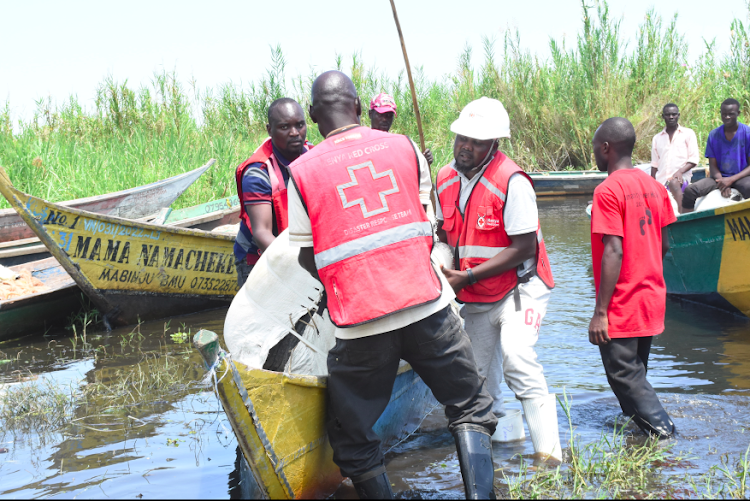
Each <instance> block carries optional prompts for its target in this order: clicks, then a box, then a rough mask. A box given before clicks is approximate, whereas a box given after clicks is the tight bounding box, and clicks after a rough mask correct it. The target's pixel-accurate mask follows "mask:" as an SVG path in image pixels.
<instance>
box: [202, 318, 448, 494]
mask: <svg viewBox="0 0 750 501" xmlns="http://www.w3.org/2000/svg"><path fill="white" fill-rule="evenodd" d="M193 343H194V344H195V346H196V347H197V348H198V349H199V350H200V352H201V355H202V356H203V359H204V360H205V362H206V366H207V367H208V368H209V369H213V370H215V371H216V372H215V373H216V379H215V381H216V389H217V390H218V395H219V399H220V400H221V404H222V406H223V407H224V412H225V414H226V416H227V419H228V420H229V422H230V423H231V425H232V429H233V430H234V433H235V435H236V436H237V442H238V443H239V445H240V449H241V450H242V453H243V455H244V457H245V460H246V461H247V464H248V465H249V466H250V470H251V472H252V475H249V478H247V479H245V478H243V481H246V480H249V481H251V482H254V485H252V486H245V488H243V491H244V492H249V493H250V494H251V496H252V497H253V498H266V499H269V498H270V499H323V498H327V497H329V496H330V495H331V494H333V493H334V492H335V491H336V489H337V488H338V487H339V485H340V484H341V481H342V480H343V479H342V478H341V473H340V472H339V469H338V467H337V466H336V465H335V464H334V463H333V451H332V449H331V446H330V444H329V442H328V438H327V435H326V430H325V415H326V379H327V378H325V377H317V376H302V375H295V374H283V373H280V372H270V371H265V370H262V369H251V368H249V367H246V366H244V365H243V364H240V363H235V362H233V361H232V360H231V358H230V357H229V356H228V355H227V354H226V353H225V352H224V351H223V350H222V349H221V347H220V346H219V339H218V336H217V335H216V334H214V333H213V332H210V331H205V330H203V331H200V332H198V333H197V334H196V335H195V337H194V339H193ZM436 404H437V402H436V401H435V398H434V397H433V396H432V392H431V391H430V389H429V388H428V387H427V385H425V384H424V382H423V381H422V380H421V379H420V378H419V376H417V374H416V373H415V372H414V371H413V370H412V369H411V367H409V366H408V365H402V366H401V367H400V368H399V372H398V376H397V377H396V382H395V384H394V386H393V392H392V393H391V400H390V402H389V403H388V407H387V408H386V410H385V412H383V415H382V416H381V417H380V419H379V420H378V422H377V423H376V424H375V431H376V432H377V433H378V435H379V436H380V438H381V440H382V441H383V445H384V446H385V447H387V446H389V445H394V444H395V443H397V442H398V441H399V440H402V439H403V438H405V437H406V436H408V435H409V434H410V433H413V432H414V431H415V430H416V429H417V428H419V425H420V424H421V422H422V420H423V419H424V417H425V416H426V415H427V414H428V413H429V412H430V411H431V410H432V409H434V408H435V406H436Z"/></svg>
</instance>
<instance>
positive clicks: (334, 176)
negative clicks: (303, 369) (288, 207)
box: [292, 127, 441, 325]
mask: <svg viewBox="0 0 750 501" xmlns="http://www.w3.org/2000/svg"><path fill="white" fill-rule="evenodd" d="M323 172H324V173H325V174H324V175H322V173H323ZM292 175H293V177H294V179H295V183H296V186H297V187H298V189H299V192H300V196H301V198H302V200H304V202H305V204H306V206H307V210H308V213H309V214H310V215H311V217H310V222H311V226H312V233H313V248H314V252H315V261H316V265H317V267H318V271H319V273H320V277H321V280H322V282H323V284H324V285H325V286H326V289H328V290H334V296H335V299H336V301H333V298H332V299H331V301H329V309H330V311H331V316H332V318H333V319H334V322H336V324H337V325H356V324H358V323H362V322H366V321H369V320H373V319H377V318H380V317H383V316H385V315H388V314H390V313H393V312H395V311H400V310H403V309H406V308H410V307H413V306H418V305H420V304H425V303H427V302H430V301H433V300H436V299H437V298H439V296H440V290H441V285H440V280H439V278H438V277H437V275H436V273H435V271H434V269H433V268H432V266H431V264H430V259H429V254H430V251H431V249H432V227H431V224H430V222H429V220H428V219H427V216H426V214H425V212H424V210H423V208H422V205H421V201H420V198H419V184H420V171H419V163H418V159H417V154H416V151H415V150H414V148H413V146H412V143H411V141H409V139H407V138H406V137H405V136H399V135H395V134H390V133H386V132H381V131H377V130H372V129H369V128H367V127H354V128H351V129H349V130H347V131H345V132H342V133H340V134H337V135H333V136H331V137H329V138H328V139H326V140H325V141H323V142H322V143H321V144H320V145H319V146H318V147H316V148H315V149H314V150H312V151H311V152H310V153H309V154H307V155H306V156H305V157H301V158H300V159H299V160H298V161H297V162H295V163H294V164H293V167H292ZM298 181H299V182H298ZM406 277H409V284H408V287H405V285H407V284H405V283H404V282H403V280H404V279H405V278H406ZM386 278H387V279H386ZM376 289H377V290H378V294H376V295H373V294H372V291H373V290H376ZM347 303H349V304H351V305H363V306H364V307H363V308H360V309H357V308H347V307H346V305H347Z"/></svg>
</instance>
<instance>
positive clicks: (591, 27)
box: [0, 2, 750, 208]
mask: <svg viewBox="0 0 750 501" xmlns="http://www.w3.org/2000/svg"><path fill="white" fill-rule="evenodd" d="M581 10H582V16H581V25H580V26H579V27H578V30H577V34H576V35H575V39H573V37H571V39H570V40H566V39H565V38H563V39H561V40H550V47H551V49H552V50H551V52H552V56H551V57H550V58H549V59H539V58H537V57H536V56H535V55H534V54H531V53H530V52H529V51H528V50H526V49H524V47H523V41H521V40H519V38H518V37H517V35H515V34H514V33H513V32H506V34H505V37H504V38H503V39H501V40H494V41H493V40H490V39H486V40H485V43H484V46H483V47H481V48H471V47H467V48H466V50H465V52H464V53H463V55H462V56H461V57H460V58H459V60H458V61H457V65H456V70H455V71H454V72H453V73H451V74H449V75H445V76H444V77H443V78H442V79H438V80H428V79H426V78H425V77H424V75H423V73H422V72H421V71H420V69H419V68H415V73H416V85H417V92H418V95H419V102H420V110H421V115H422V119H423V121H424V129H425V138H426V141H427V145H428V146H429V147H430V148H432V150H433V152H434V154H435V163H434V164H433V169H434V170H436V169H437V168H439V167H440V166H441V165H444V164H445V163H447V162H448V161H449V160H450V159H451V158H452V150H451V148H452V139H453V135H452V134H451V133H450V130H449V126H450V123H451V122H452V121H453V120H454V119H455V118H456V117H457V116H458V113H459V111H460V110H461V109H462V108H463V107H464V106H465V105H466V104H467V103H468V102H470V101H471V100H473V99H476V98H478V97H480V96H483V95H486V96H490V97H494V98H497V99H500V100H501V101H502V102H503V103H504V104H505V106H506V108H507V109H508V113H509V114H510V117H511V131H512V132H511V133H512V137H511V139H509V140H503V143H502V144H501V149H503V151H505V152H506V153H508V155H509V156H511V157H512V158H513V159H515V160H516V161H517V162H518V163H519V165H521V166H522V167H524V168H525V169H527V170H564V169H586V168H591V166H592V158H591V147H590V141H591V137H592V135H593V133H594V131H595V130H596V127H597V126H598V125H599V124H600V123H601V122H602V121H603V120H604V119H605V118H607V117H610V116H624V117H627V118H629V119H630V120H631V122H633V124H634V125H635V128H636V132H637V134H638V143H637V145H636V151H635V159H636V160H637V161H639V162H643V161H649V160H650V149H651V137H652V136H653V135H654V134H655V133H656V132H657V131H658V130H659V129H660V128H661V127H662V122H661V119H660V114H661V108H662V106H663V105H664V104H666V103H667V102H675V103H677V104H678V105H679V106H680V108H681V112H682V116H681V123H682V124H683V125H685V126H688V127H691V128H693V129H694V130H695V132H696V134H697V136H698V142H699V143H700V144H705V139H706V137H707V135H708V132H709V131H710V130H711V129H713V128H715V127H716V126H718V125H720V120H719V104H720V103H721V102H722V101H723V100H724V99H726V98H727V97H730V96H731V97H734V98H736V99H738V100H739V101H740V103H741V104H742V108H743V112H742V115H741V117H740V119H741V120H742V121H745V122H747V121H748V120H747V118H746V116H747V115H745V113H746V111H745V110H746V109H747V108H748V107H749V106H750V90H749V89H750V37H749V36H748V32H747V29H746V27H745V24H744V23H743V22H742V21H741V20H739V19H735V20H731V21H730V20H727V34H728V35H727V36H729V37H730V51H729V52H728V53H727V54H718V53H716V52H715V50H714V48H713V44H712V43H708V44H707V47H706V49H705V51H704V52H703V53H702V54H699V55H698V56H697V57H696V58H695V59H693V60H688V59H687V58H688V56H687V44H686V42H685V35H684V34H683V33H681V32H680V29H679V23H678V22H677V20H676V19H672V20H663V19H661V18H660V17H659V16H657V15H655V14H654V13H653V11H649V12H647V13H643V14H644V18H643V22H642V23H641V25H640V27H639V30H638V32H637V33H622V32H621V30H620V22H619V20H617V19H612V18H611V17H610V15H609V11H608V8H607V4H606V2H602V3H599V4H597V5H596V6H595V7H586V6H585V4H584V3H582V7H581ZM475 50H481V51H482V54H483V61H484V62H483V63H482V64H481V65H479V66H478V67H476V66H474V65H472V63H471V61H472V54H473V51H475ZM272 53H273V64H272V65H271V67H270V68H268V69H266V70H265V72H263V73H262V75H261V76H260V77H259V78H258V80H257V81H255V82H251V83H249V84H245V85H243V84H234V83H227V84H226V85H223V86H220V87H219V88H216V89H201V88H199V87H198V86H196V85H194V84H188V85H186V84H184V83H182V81H181V80H180V78H179V76H178V75H177V73H174V72H173V73H165V72H162V73H157V74H155V75H154V78H153V80H152V83H151V85H149V86H146V87H142V88H134V87H132V86H130V85H129V84H128V83H127V82H116V81H113V80H112V79H111V78H105V79H104V81H102V83H101V84H100V85H99V88H98V92H97V95H96V98H95V100H94V106H93V108H90V107H89V108H86V107H84V106H83V104H82V103H81V102H79V100H78V99H77V97H76V96H71V97H70V99H69V100H67V101H64V102H59V103H52V102H49V101H48V100H47V101H45V100H44V99H41V100H40V101H39V102H38V105H37V111H36V114H35V116H34V118H33V119H31V120H28V121H25V122H23V121H22V122H18V121H17V119H16V118H15V117H13V116H11V113H10V111H9V109H10V106H9V103H6V106H5V109H4V110H0V165H2V166H3V167H5V168H6V169H7V171H8V173H9V175H10V176H11V179H13V181H14V183H15V184H16V186H17V187H18V188H19V189H21V190H24V191H26V192H29V193H32V194H34V195H38V196H41V197H44V198H46V199H49V200H51V201H61V200H66V199H73V198H80V197H83V196H90V195H95V194H102V193H107V192H112V191H117V190H121V189H126V188H130V187H133V186H138V185H141V184H146V183H149V182H153V181H156V180H158V179H163V178H166V177H169V176H171V175H174V174H176V173H179V172H185V171H187V170H190V169H193V168H196V167H198V166H200V165H202V164H204V163H205V162H206V161H207V160H208V159H209V158H216V159H217V164H216V166H215V167H214V168H213V169H212V170H211V171H210V172H209V173H207V174H206V175H204V176H203V178H202V179H201V180H199V181H198V182H197V183H196V184H195V185H194V186H193V187H191V188H190V190H188V192H187V193H186V194H185V195H184V196H183V197H181V198H180V199H179V200H178V201H177V203H176V205H175V207H176V208H179V207H184V206H189V205H195V204H198V203H201V202H205V201H206V200H210V199H213V198H219V197H222V196H226V195H228V194H231V193H232V192H234V190H235V187H234V179H233V172H234V168H235V167H236V166H237V165H238V164H239V163H240V162H241V161H242V160H244V159H245V158H247V157H248V156H249V155H250V154H251V153H252V151H253V150H254V149H255V148H256V147H257V145H258V144H259V143H260V142H261V140H262V139H263V138H264V137H265V136H266V132H265V123H266V112H267V109H268V105H269V104H270V103H271V102H272V101H273V100H274V99H276V98H278V97H282V96H287V95H288V96H292V97H295V98H296V99H297V100H298V101H299V102H300V103H302V105H303V107H305V108H306V105H307V102H308V100H309V97H308V96H309V87H310V84H311V82H312V80H313V78H314V77H315V74H314V72H313V70H311V73H310V74H309V75H287V73H286V69H285V62H284V54H283V52H282V49H281V47H280V46H277V47H276V48H273V49H272ZM331 68H338V69H340V70H342V71H345V72H347V73H348V74H349V75H351V77H352V80H353V81H354V83H355V85H356V86H357V89H358V91H359V94H360V96H361V98H362V101H363V107H364V108H365V110H364V111H365V113H364V114H363V116H362V121H363V124H365V125H367V124H369V120H368V118H367V113H366V110H367V105H368V104H369V99H370V98H371V97H372V96H373V95H375V94H377V93H378V92H381V91H386V92H389V93H392V94H393V95H394V97H395V99H396V102H397V104H398V117H397V119H396V121H395V125H394V129H393V130H392V131H393V132H398V133H402V134H407V135H409V136H410V137H412V138H414V139H416V138H417V137H418V134H417V126H416V123H415V121H414V113H413V110H412V107H411V95H410V93H409V88H408V83H407V81H406V78H405V76H404V74H403V73H402V74H400V75H399V76H398V77H396V78H395V79H394V78H391V77H389V76H387V75H383V74H381V73H380V72H379V70H378V69H377V68H376V67H374V66H368V65H367V64H366V62H365V61H363V60H362V58H361V57H360V56H358V55H355V56H354V57H353V58H352V60H351V61H348V62H347V61H343V60H342V59H341V57H340V56H337V57H335V58H332V64H331ZM258 70H259V73H260V72H261V69H260V68H259V69H258ZM319 70H322V69H319ZM319 70H314V71H319ZM308 138H309V139H310V140H311V141H313V142H314V143H317V142H319V141H320V140H321V138H320V135H319V134H318V132H317V128H316V127H315V125H314V124H312V123H310V124H309V126H308ZM700 149H701V151H702V148H700ZM4 207H8V205H7V202H6V201H5V200H0V208H4Z"/></svg>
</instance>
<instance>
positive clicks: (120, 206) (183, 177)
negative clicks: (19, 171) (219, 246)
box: [0, 159, 216, 266]
mask: <svg viewBox="0 0 750 501" xmlns="http://www.w3.org/2000/svg"><path fill="white" fill-rule="evenodd" d="M215 162H216V160H214V159H211V160H209V161H208V163H207V164H206V165H204V166H203V167H199V168H197V169H195V170H192V171H190V172H186V173H184V174H179V175H177V176H173V177H170V178H167V179H163V180H161V181H157V182H155V183H151V184H147V185H144V186H138V187H136V188H131V189H128V190H124V191H118V192H115V193H107V194H105V195H97V196H94V197H88V198H80V199H77V200H69V201H67V202H60V203H59V205H62V206H66V207H73V208H77V209H83V210H86V211H89V212H95V213H97V214H108V215H110V216H116V217H122V218H126V219H140V218H143V217H146V216H149V215H151V214H154V213H156V212H158V211H159V210H160V209H162V208H164V207H169V206H170V205H171V204H172V202H174V201H175V199H177V197H179V196H180V195H181V194H182V193H183V192H184V191H185V190H186V189H188V188H189V187H190V185H191V184H193V183H194V182H195V181H196V180H197V179H198V178H199V177H201V175H203V173H204V172H206V170H208V169H209V168H210V167H211V166H212V165H213V164H214V163H215ZM46 253H47V249H46V248H45V246H44V244H42V243H41V242H39V239H38V238H37V237H36V236H35V235H34V232H33V230H32V229H31V228H29V226H28V225H27V224H26V223H25V222H24V221H23V219H21V217H20V216H19V215H18V213H16V211H15V210H14V209H13V208H10V209H2V210H0V264H2V265H4V266H12V265H14V264H21V263H22V262H27V261H31V260H36V259H41V258H43V257H47V256H46V255H44V254H46Z"/></svg>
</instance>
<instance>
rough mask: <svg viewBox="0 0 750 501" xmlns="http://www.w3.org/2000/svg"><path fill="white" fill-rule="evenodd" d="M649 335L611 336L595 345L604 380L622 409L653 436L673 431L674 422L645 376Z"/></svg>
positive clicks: (670, 433)
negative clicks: (617, 337)
mask: <svg viewBox="0 0 750 501" xmlns="http://www.w3.org/2000/svg"><path fill="white" fill-rule="evenodd" d="M651 339H652V338H651V336H648V337H631V338H619V339H612V340H611V341H610V342H609V343H607V344H605V345H600V346H599V352H600V353H601V356H602V362H603V363H604V370H605V372H606V373H607V381H608V382H609V386H610V387H611V388H612V391H613V392H614V393H615V395H616V396H617V400H619V401H620V407H621V408H622V412H623V413H625V415H626V416H629V417H631V418H633V422H635V423H636V424H637V425H638V426H639V427H640V428H641V429H642V430H643V431H645V432H646V433H650V434H653V435H657V436H670V435H672V434H673V433H674V423H672V420H671V419H670V418H669V415H668V414H667V412H666V411H665V410H664V407H662V405H661V403H660V402H659V397H657V396H656V392H655V391H654V389H653V387H652V386H651V384H650V383H649V382H648V381H647V380H646V372H647V371H648V355H649V352H650V351H651Z"/></svg>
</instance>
